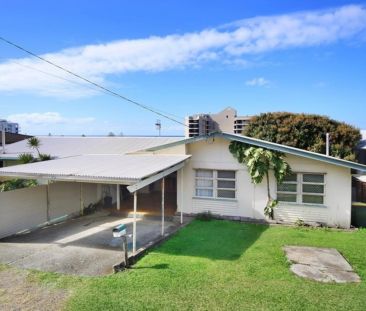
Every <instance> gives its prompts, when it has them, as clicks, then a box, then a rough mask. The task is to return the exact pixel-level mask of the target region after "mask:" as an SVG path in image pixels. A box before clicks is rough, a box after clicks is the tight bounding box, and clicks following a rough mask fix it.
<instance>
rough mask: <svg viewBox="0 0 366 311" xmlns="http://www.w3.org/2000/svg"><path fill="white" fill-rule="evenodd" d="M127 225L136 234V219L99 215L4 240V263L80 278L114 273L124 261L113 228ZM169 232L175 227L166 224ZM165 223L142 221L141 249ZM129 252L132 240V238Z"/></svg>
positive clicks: (0, 256) (0, 249)
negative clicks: (74, 275) (134, 221)
mask: <svg viewBox="0 0 366 311" xmlns="http://www.w3.org/2000/svg"><path fill="white" fill-rule="evenodd" d="M121 223H124V224H126V226H127V234H131V233H132V219H131V218H120V217H115V216H110V215H106V214H105V213H104V214H103V213H96V214H93V215H89V216H85V217H80V218H76V219H72V220H68V221H66V222H63V223H60V224H57V225H51V226H49V227H46V228H43V229H39V230H36V231H33V232H31V233H27V234H22V235H17V236H13V237H10V238H5V239H2V240H0V263H3V264H10V265H14V266H16V267H19V268H26V269H36V270H41V271H50V272H60V273H65V274H76V275H90V276H93V275H103V274H108V273H112V272H113V268H112V267H113V265H115V264H118V263H120V262H122V260H123V252H122V247H121V243H120V239H119V238H113V236H112V228H113V227H115V226H116V225H118V224H121ZM165 225H166V226H165V228H166V230H167V231H169V230H170V229H171V228H175V224H174V223H172V222H165ZM160 232H161V222H160V221H158V220H145V219H139V220H138V223H137V243H136V244H137V248H140V247H143V246H145V245H147V244H149V242H150V241H151V240H153V239H156V238H158V237H159V236H160ZM128 243H129V250H131V248H132V245H131V244H132V239H131V238H129V239H128Z"/></svg>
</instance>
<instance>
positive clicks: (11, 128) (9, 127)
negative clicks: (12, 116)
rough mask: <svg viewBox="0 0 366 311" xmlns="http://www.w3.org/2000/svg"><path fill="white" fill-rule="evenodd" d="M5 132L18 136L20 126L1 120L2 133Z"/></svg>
mask: <svg viewBox="0 0 366 311" xmlns="http://www.w3.org/2000/svg"><path fill="white" fill-rule="evenodd" d="M3 129H4V130H5V132H8V133H13V134H18V133H19V124H18V123H14V122H8V121H6V120H5V119H1V120H0V131H2V130H3Z"/></svg>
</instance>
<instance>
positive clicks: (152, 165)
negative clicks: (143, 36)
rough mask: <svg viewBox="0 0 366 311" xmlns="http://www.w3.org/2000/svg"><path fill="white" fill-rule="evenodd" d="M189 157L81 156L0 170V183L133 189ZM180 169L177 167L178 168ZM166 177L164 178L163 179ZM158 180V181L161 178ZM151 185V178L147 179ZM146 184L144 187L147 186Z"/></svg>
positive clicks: (170, 170) (140, 155)
mask: <svg viewBox="0 0 366 311" xmlns="http://www.w3.org/2000/svg"><path fill="white" fill-rule="evenodd" d="M189 157H190V155H161V154H159V155H157V154H130V155H115V154H114V155H82V156H74V157H67V158H61V159H56V160H50V161H43V162H36V163H30V164H23V165H15V166H9V167H4V168H1V169H0V179H3V180H5V179H9V178H27V179H45V180H50V181H75V182H89V183H106V184H124V185H133V184H136V183H138V182H141V181H142V180H145V179H147V178H149V177H152V176H154V175H157V174H160V175H161V174H163V175H164V171H169V172H171V173H172V172H173V171H174V170H173V171H172V169H173V168H174V169H176V170H178V169H179V168H180V167H183V165H184V162H185V161H186V160H187V159H188V158H189ZM180 165H181V166H180ZM163 175H162V177H164V176H166V175H164V176H163ZM162 177H161V178H162ZM150 180H151V181H152V182H153V178H150ZM148 184H149V183H147V184H146V185H148Z"/></svg>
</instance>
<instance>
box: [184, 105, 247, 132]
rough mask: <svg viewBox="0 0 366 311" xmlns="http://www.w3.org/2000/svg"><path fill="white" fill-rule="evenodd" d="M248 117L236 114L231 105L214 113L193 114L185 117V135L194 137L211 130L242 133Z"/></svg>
mask: <svg viewBox="0 0 366 311" xmlns="http://www.w3.org/2000/svg"><path fill="white" fill-rule="evenodd" d="M250 119H251V116H237V111H236V110H235V109H233V108H231V107H228V108H226V109H224V110H223V111H221V112H219V113H216V114H195V115H192V116H188V117H186V120H185V123H186V125H187V127H186V132H185V136H186V137H195V136H200V135H208V134H210V133H212V132H226V133H234V134H242V133H243V130H244V128H245V126H246V125H248V123H249V122H250Z"/></svg>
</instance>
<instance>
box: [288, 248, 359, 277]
mask: <svg viewBox="0 0 366 311" xmlns="http://www.w3.org/2000/svg"><path fill="white" fill-rule="evenodd" d="M284 250H285V253H286V256H287V258H288V260H289V261H290V262H291V263H292V265H291V271H292V272H293V273H295V274H296V275H298V276H301V277H304V278H308V279H313V280H315V281H319V282H326V283H329V282H335V283H347V282H360V281H361V279H360V277H359V276H358V275H357V274H356V273H355V272H354V271H353V269H352V267H351V265H350V264H349V263H348V262H347V261H346V260H345V259H344V257H343V256H342V255H341V254H340V253H339V252H338V251H337V250H336V249H334V248H318V247H305V246H285V247H284Z"/></svg>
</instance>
